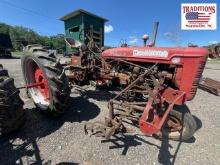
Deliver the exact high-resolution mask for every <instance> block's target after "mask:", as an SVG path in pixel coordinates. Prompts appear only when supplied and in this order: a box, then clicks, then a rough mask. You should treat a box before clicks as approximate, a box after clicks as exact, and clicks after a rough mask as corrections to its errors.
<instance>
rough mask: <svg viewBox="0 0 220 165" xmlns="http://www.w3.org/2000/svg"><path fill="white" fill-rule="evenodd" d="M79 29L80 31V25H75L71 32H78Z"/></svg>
mask: <svg viewBox="0 0 220 165" xmlns="http://www.w3.org/2000/svg"><path fill="white" fill-rule="evenodd" d="M78 31H79V26H75V27H73V28H70V29H69V32H70V33H74V32H78Z"/></svg>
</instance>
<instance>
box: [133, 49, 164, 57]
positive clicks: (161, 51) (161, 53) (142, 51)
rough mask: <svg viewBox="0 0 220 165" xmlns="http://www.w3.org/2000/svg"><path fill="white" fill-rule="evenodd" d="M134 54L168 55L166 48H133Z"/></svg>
mask: <svg viewBox="0 0 220 165" xmlns="http://www.w3.org/2000/svg"><path fill="white" fill-rule="evenodd" d="M133 56H149V57H164V58H166V57H168V52H167V51H166V50H133Z"/></svg>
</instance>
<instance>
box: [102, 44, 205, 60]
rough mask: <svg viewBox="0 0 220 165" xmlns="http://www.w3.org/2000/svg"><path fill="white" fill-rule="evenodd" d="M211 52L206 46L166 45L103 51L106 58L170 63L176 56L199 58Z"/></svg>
mask: <svg viewBox="0 0 220 165" xmlns="http://www.w3.org/2000/svg"><path fill="white" fill-rule="evenodd" d="M208 54H209V52H208V50H207V49H205V48H198V47H196V48H195V47H186V48H180V47H178V48H166V47H120V48H112V49H108V50H105V51H104V52H103V53H102V56H103V57H104V58H122V59H126V60H129V61H130V60H131V61H140V62H145V61H148V62H150V61H152V62H154V61H155V60H159V61H160V62H162V63H170V62H171V59H173V58H174V57H180V58H181V57H186V58H187V57H188V58H196V57H197V58H198V57H202V56H204V57H206V56H207V55H208Z"/></svg>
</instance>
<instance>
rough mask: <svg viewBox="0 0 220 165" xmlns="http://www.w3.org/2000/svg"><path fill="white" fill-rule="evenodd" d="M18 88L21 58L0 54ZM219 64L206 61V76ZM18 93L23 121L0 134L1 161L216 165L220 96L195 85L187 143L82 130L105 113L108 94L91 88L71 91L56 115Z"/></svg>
mask: <svg viewBox="0 0 220 165" xmlns="http://www.w3.org/2000/svg"><path fill="white" fill-rule="evenodd" d="M0 63H1V64H3V65H4V67H5V68H7V69H8V70H9V73H10V75H11V77H13V78H14V79H15V84H16V86H17V87H19V86H22V84H23V78H22V76H21V67H20V59H0ZM219 70H220V63H209V64H207V69H205V71H204V77H205V76H207V77H211V78H214V79H216V80H219V81H220V74H219ZM21 97H22V99H23V100H24V102H25V108H26V112H27V121H26V124H25V125H24V126H23V127H22V128H21V129H20V130H19V131H18V132H16V133H14V134H12V135H10V136H8V137H4V138H2V139H0V162H1V163H0V164H50V163H51V164H65V163H66V164H73V165H74V164H84V165H102V164H120V165H123V164H126V165H129V164H136V165H144V164H172V163H175V164H181V165H182V164H212V165H213V164H216V165H219V164H220V142H219V139H220V127H219V118H220V112H219V111H220V99H219V97H217V96H214V95H211V94H209V93H207V92H204V91H202V90H198V92H197V95H196V97H195V98H194V100H193V101H191V102H188V103H187V106H188V107H189V109H190V110H191V112H192V114H193V115H194V117H195V119H196V121H197V124H198V130H197V131H196V133H195V136H194V137H193V138H192V140H190V141H189V142H187V143H183V142H182V143H179V142H173V141H166V140H164V141H162V142H161V141H159V140H156V139H154V138H151V137H145V136H142V135H141V134H140V132H139V131H138V130H137V131H136V132H135V135H132V134H126V135H116V136H114V137H112V138H111V140H108V141H107V140H105V139H102V138H97V137H93V136H92V137H90V136H87V135H85V134H84V131H83V126H84V123H85V122H86V121H95V120H101V119H102V117H104V116H105V114H106V113H107V107H106V105H107V100H108V99H109V98H110V95H109V94H108V93H107V92H103V91H94V90H93V89H92V88H89V89H88V91H86V92H83V94H82V95H77V94H72V98H71V106H70V108H69V109H68V110H67V111H66V113H65V114H64V115H63V116H62V117H61V118H58V119H52V118H50V117H47V116H45V115H43V114H41V113H40V112H38V111H37V110H36V109H35V106H34V105H33V103H32V102H31V100H29V99H28V98H27V96H26V95H25V92H24V90H21Z"/></svg>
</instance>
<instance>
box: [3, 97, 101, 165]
mask: <svg viewBox="0 0 220 165" xmlns="http://www.w3.org/2000/svg"><path fill="white" fill-rule="evenodd" d="M99 113H100V109H99V108H98V106H97V105H95V104H94V103H91V102H89V101H88V100H87V99H85V98H83V97H76V98H71V101H70V106H69V108H68V110H67V111H66V112H65V113H64V114H63V115H62V116H61V117H59V118H51V117H49V116H47V115H45V114H42V113H40V112H39V111H38V110H37V109H36V108H33V109H27V110H26V118H27V119H26V123H25V125H24V126H23V127H22V128H20V130H18V131H17V132H15V133H13V134H11V135H9V136H6V137H3V138H1V139H0V148H1V150H0V155H1V156H0V162H1V164H2V165H6V164H37V165H41V164H44V165H49V164H50V162H51V161H50V160H42V159H41V156H40V150H39V148H38V145H37V141H38V140H39V139H40V138H42V137H45V136H47V135H49V134H51V133H53V132H55V131H56V130H58V129H59V128H60V127H61V126H62V125H63V124H64V123H65V122H71V123H72V122H82V121H88V120H90V119H93V118H95V117H96V116H97V115H98V114H99ZM18 139H19V140H18ZM22 157H23V158H22ZM24 157H25V159H24ZM24 161H25V162H24ZM60 164H77V163H68V162H63V163H60Z"/></svg>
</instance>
